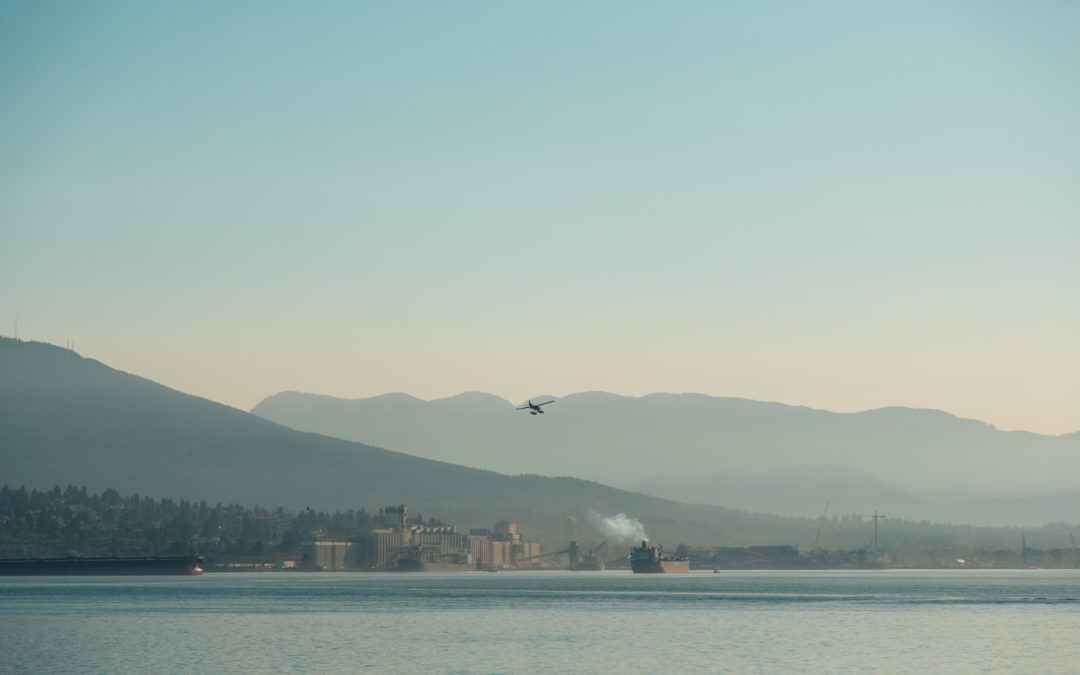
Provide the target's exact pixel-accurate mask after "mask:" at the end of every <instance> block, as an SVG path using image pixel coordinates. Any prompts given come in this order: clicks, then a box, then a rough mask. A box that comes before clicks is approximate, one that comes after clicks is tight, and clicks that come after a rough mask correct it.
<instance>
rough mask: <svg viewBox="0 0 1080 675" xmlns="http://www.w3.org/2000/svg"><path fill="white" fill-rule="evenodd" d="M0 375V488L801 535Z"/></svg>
mask: <svg viewBox="0 0 1080 675" xmlns="http://www.w3.org/2000/svg"><path fill="white" fill-rule="evenodd" d="M0 375H2V376H0V484H3V483H6V484H10V485H27V486H28V487H35V488H38V489H48V488H51V487H52V486H53V485H57V484H59V485H65V484H67V483H72V484H75V485H85V486H87V487H88V488H89V489H90V490H91V491H100V490H102V489H105V488H110V487H111V488H115V489H117V490H120V491H121V492H124V493H132V492H138V493H141V494H149V495H153V496H156V497H172V498H186V499H205V500H207V501H209V502H211V503H213V502H217V501H221V502H225V503H231V502H239V503H242V504H246V505H251V506H254V505H262V506H269V507H276V506H284V507H288V508H291V509H297V510H302V509H304V508H307V507H310V508H313V509H326V510H337V509H342V510H344V509H349V508H361V507H362V508H366V509H368V510H376V509H378V508H381V507H382V506H385V505H386V504H397V503H401V502H405V503H407V504H408V505H409V507H410V510H411V511H412V512H413V513H423V514H425V515H433V516H437V517H439V518H441V519H443V520H446V521H447V522H450V523H454V524H456V525H458V526H460V527H466V528H467V527H480V526H490V525H491V524H492V523H494V522H495V521H497V520H507V519H509V520H516V521H518V522H519V523H520V524H521V527H522V530H523V531H524V532H525V533H526V534H527V535H528V536H530V537H535V538H537V539H539V540H541V541H544V542H546V543H548V544H552V543H560V544H565V541H566V537H567V530H566V517H567V516H568V515H569V514H571V513H573V512H574V511H575V510H577V509H580V510H582V511H583V512H585V513H587V512H589V511H596V512H599V513H606V514H614V513H617V512H625V513H628V514H631V515H632V516H633V517H636V518H639V519H640V520H641V521H642V522H643V523H644V524H645V526H646V528H647V530H648V531H649V532H650V534H651V535H652V536H654V537H656V538H659V539H660V540H661V541H666V542H669V543H672V544H674V543H677V542H680V541H684V542H712V541H723V540H724V539H725V537H727V538H728V539H727V540H729V541H738V542H742V543H744V544H745V543H755V542H757V543H764V542H771V541H797V540H798V539H799V538H800V537H803V538H805V533H806V531H807V529H808V525H807V523H805V522H803V521H798V520H793V519H784V518H778V517H764V516H753V515H750V514H746V513H741V512H739V511H734V510H731V509H723V508H717V507H707V506H687V505H683V504H679V503H676V502H673V501H669V500H664V499H659V498H656V497H650V496H646V495H641V494H635V493H632V492H627V491H624V490H619V489H615V488H612V487H608V486H605V485H600V484H598V483H595V482H590V481H586V480H580V479H576V478H546V477H542V476H536V475H519V476H506V475H501V474H498V473H494V472H492V471H482V470H477V469H470V468H466V467H462V466H455V465H452V464H447V463H444V462H438V461H432V460H427V459H422V458H419V457H415V456H411V455H405V454H401V453H397V452H392V451H389V450H383V449H381V448H376V447H372V446H369V445H363V444H360V443H355V442H350V441H344V440H340V439H337V438H330V437H328V436H323V435H319V434H313V433H305V432H300V431H295V430H293V429H289V428H286V427H284V426H281V425H279V424H276V423H274V422H270V421H267V420H264V419H261V418H259V417H256V416H254V415H251V414H250V413H247V412H244V411H241V410H236V409H234V408H229V407H228V406H224V405H221V404H219V403H214V402H212V401H208V400H206V399H202V398H198V397H196V396H190V395H187V394H183V393H181V392H178V391H174V390H172V389H169V388H167V387H164V386H162V385H159V384H157V383H154V382H152V381H150V380H146V379H144V378H141V377H137V376H134V375H129V374H127V373H123V372H120V371H117V370H114V369H112V368H109V367H108V366H106V365H104V364H102V363H99V362H97V361H94V360H92V359H86V358H82V357H81V356H79V355H78V354H76V353H74V352H72V351H70V350H67V349H62V348H60V347H55V346H52V345H47V344H42V343H34V342H23V341H18V340H12V339H9V338H0ZM464 402H466V403H468V402H469V401H468V400H466V401H464ZM458 403H459V404H460V403H462V401H458ZM588 532H589V529H588V525H587V524H586V525H585V528H584V532H583V534H587V533H588Z"/></svg>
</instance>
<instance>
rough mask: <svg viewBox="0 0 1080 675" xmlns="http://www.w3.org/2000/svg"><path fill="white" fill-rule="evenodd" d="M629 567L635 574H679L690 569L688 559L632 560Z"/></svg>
mask: <svg viewBox="0 0 1080 675" xmlns="http://www.w3.org/2000/svg"><path fill="white" fill-rule="evenodd" d="M630 569H631V570H633V572H634V573H635V574H672V573H675V574H679V573H682V572H689V571H690V561H689V560H659V561H656V560H650V561H645V560H634V561H632V562H631V563H630Z"/></svg>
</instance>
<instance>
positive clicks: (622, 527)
mask: <svg viewBox="0 0 1080 675" xmlns="http://www.w3.org/2000/svg"><path fill="white" fill-rule="evenodd" d="M589 523H590V524H592V526H593V527H595V528H596V529H598V530H600V531H601V532H603V533H604V535H605V536H607V537H610V538H611V539H616V540H619V541H645V540H647V539H648V537H647V536H645V526H644V525H642V524H641V521H640V520H638V519H637V518H631V517H630V516H628V515H626V514H625V513H617V514H615V515H614V516H605V515H603V514H602V513H597V512H595V511H589Z"/></svg>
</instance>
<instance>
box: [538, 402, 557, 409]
mask: <svg viewBox="0 0 1080 675" xmlns="http://www.w3.org/2000/svg"><path fill="white" fill-rule="evenodd" d="M554 402H555V401H544V402H543V403H537V404H536V407H537V408H539V407H540V406H542V405H547V404H548V403H554Z"/></svg>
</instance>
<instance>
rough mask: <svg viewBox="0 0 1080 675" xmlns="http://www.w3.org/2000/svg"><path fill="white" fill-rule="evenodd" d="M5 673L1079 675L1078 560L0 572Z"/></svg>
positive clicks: (1, 666) (0, 653) (0, 666)
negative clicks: (735, 567) (891, 566)
mask: <svg viewBox="0 0 1080 675" xmlns="http://www.w3.org/2000/svg"><path fill="white" fill-rule="evenodd" d="M0 671H2V672H12V673H67V672H71V673H174V672H191V673H250V672H267V673H269V672H298V673H304V672H311V673H314V672H318V673H381V672H386V673H391V672H392V673H419V672H424V673H533V672H536V673H604V672H609V673H631V672H642V673H779V672H784V673H791V672H796V673H870V672H888V673H976V672H1000V673H1080V570H1007V571H1003V570H948V571H913V570H873V571H828V572H819V571H815V572H742V571H738V572H736V571H732V572H721V573H718V574H713V573H710V572H692V573H690V574H674V575H634V574H631V573H629V572H623V571H608V572H602V573H597V572H593V573H589V572H577V573H571V572H503V573H497V574H490V573H489V574H485V573H474V574H446V575H440V574H390V573H387V574H378V573H367V574H364V573H321V574H306V573H280V572H279V573H235V574H206V575H203V576H201V577H67V578H48V577H6V578H0Z"/></svg>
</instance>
